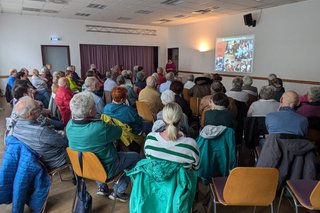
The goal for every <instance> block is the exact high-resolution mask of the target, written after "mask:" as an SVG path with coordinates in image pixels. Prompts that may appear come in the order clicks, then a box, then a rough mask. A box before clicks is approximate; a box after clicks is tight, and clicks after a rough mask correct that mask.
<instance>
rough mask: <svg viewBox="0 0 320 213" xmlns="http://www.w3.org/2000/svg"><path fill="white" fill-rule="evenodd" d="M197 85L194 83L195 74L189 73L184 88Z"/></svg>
mask: <svg viewBox="0 0 320 213" xmlns="http://www.w3.org/2000/svg"><path fill="white" fill-rule="evenodd" d="M194 85H195V83H194V75H188V78H187V81H186V83H184V86H183V88H185V89H191V88H192V87H193V86H194Z"/></svg>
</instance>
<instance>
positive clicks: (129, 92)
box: [116, 75, 138, 108]
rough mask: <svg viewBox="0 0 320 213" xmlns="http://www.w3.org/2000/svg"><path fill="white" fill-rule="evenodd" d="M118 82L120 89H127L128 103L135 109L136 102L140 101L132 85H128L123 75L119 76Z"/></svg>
mask: <svg viewBox="0 0 320 213" xmlns="http://www.w3.org/2000/svg"><path fill="white" fill-rule="evenodd" d="M116 81H117V84H118V85H119V87H123V88H126V89H127V101H128V102H129V105H130V106H132V107H133V108H135V107H136V101H137V100H138V95H137V94H136V93H135V91H134V89H133V87H132V86H130V85H126V81H125V78H124V77H123V76H122V75H119V76H118V77H117V80H116Z"/></svg>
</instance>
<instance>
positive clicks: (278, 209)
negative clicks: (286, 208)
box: [277, 186, 285, 213]
mask: <svg viewBox="0 0 320 213" xmlns="http://www.w3.org/2000/svg"><path fill="white" fill-rule="evenodd" d="M284 190H285V186H284V187H283V188H282V190H281V194H280V198H279V203H278V208H277V213H279V212H280V207H281V201H282V198H283V194H284Z"/></svg>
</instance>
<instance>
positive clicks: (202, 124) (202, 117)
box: [201, 110, 207, 128]
mask: <svg viewBox="0 0 320 213" xmlns="http://www.w3.org/2000/svg"><path fill="white" fill-rule="evenodd" d="M206 111H207V110H203V111H202V113H201V128H203V127H204V114H205V113H206Z"/></svg>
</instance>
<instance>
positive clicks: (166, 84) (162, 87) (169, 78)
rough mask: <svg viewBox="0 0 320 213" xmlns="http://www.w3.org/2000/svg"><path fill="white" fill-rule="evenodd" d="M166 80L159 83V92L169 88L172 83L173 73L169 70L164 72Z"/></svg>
mask: <svg viewBox="0 0 320 213" xmlns="http://www.w3.org/2000/svg"><path fill="white" fill-rule="evenodd" d="M166 80H167V81H166V82H164V83H162V84H160V86H159V92H160V93H163V92H164V91H166V90H168V89H170V85H171V83H172V81H173V80H174V73H173V72H169V73H167V74H166Z"/></svg>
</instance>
